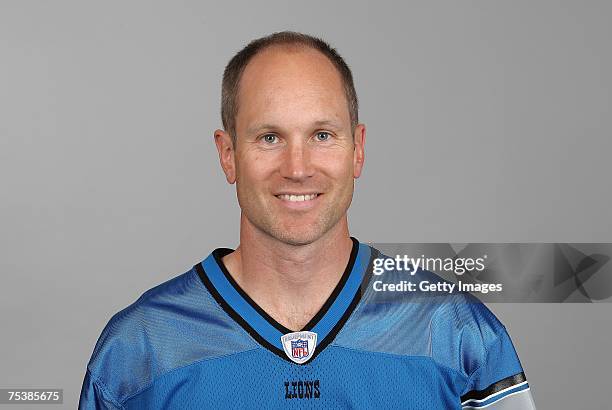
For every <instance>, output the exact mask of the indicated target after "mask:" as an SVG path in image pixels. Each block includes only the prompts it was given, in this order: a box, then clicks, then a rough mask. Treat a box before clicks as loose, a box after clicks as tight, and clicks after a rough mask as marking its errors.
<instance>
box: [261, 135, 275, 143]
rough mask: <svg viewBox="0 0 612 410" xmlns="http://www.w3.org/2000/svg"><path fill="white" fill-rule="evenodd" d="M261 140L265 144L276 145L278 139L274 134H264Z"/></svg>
mask: <svg viewBox="0 0 612 410" xmlns="http://www.w3.org/2000/svg"><path fill="white" fill-rule="evenodd" d="M261 139H262V140H263V141H264V142H265V143H266V144H277V143H278V137H277V136H276V135H274V134H266V135H264V136H263V137H261Z"/></svg>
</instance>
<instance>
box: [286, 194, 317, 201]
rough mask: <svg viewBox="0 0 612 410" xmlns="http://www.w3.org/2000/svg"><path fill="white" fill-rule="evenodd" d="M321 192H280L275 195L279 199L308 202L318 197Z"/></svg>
mask: <svg viewBox="0 0 612 410" xmlns="http://www.w3.org/2000/svg"><path fill="white" fill-rule="evenodd" d="M319 195H321V194H319V193H314V194H279V195H275V196H276V197H277V198H278V199H280V200H283V201H289V202H306V201H312V200H313V199H315V198H317V197H318V196H319Z"/></svg>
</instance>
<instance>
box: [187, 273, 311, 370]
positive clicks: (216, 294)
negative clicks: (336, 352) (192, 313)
mask: <svg viewBox="0 0 612 410" xmlns="http://www.w3.org/2000/svg"><path fill="white" fill-rule="evenodd" d="M194 268H195V270H196V272H197V273H198V276H199V277H200V279H201V280H202V283H204V286H206V289H208V292H210V294H211V295H212V296H213V298H214V299H215V300H216V301H217V303H218V304H219V306H221V308H222V309H223V310H224V311H225V312H226V313H227V314H228V315H229V316H230V317H231V318H232V319H234V321H235V322H236V323H238V324H239V325H240V326H242V328H243V329H244V330H246V331H247V333H248V334H250V335H251V336H252V337H253V339H255V340H256V341H257V342H258V343H259V344H260V345H262V346H263V347H265V348H266V349H268V350H269V351H271V352H272V353H274V354H276V355H278V356H280V357H281V358H283V359H287V360H289V358H288V357H287V356H286V355H285V352H284V351H282V350H279V349H277V348H276V346H274V345H272V344H270V343H268V341H267V340H266V339H264V338H263V337H261V336H260V335H259V333H257V332H256V331H255V329H253V328H252V327H251V325H249V323H248V322H247V321H246V320H244V318H243V317H242V316H240V315H239V314H238V313H237V312H236V311H235V310H234V309H232V307H231V306H230V305H229V304H228V303H227V302H226V301H225V299H223V297H222V296H221V294H220V293H219V292H218V291H217V289H215V287H214V286H213V284H212V282H211V281H210V279H208V276H207V275H206V272H204V268H203V267H202V264H201V263H198V264H197V265H195V266H194ZM315 353H316V351H315ZM292 363H293V362H292Z"/></svg>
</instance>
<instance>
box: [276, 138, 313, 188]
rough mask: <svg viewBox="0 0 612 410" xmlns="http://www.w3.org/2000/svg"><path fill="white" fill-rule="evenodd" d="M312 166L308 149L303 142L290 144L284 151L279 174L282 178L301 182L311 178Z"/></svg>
mask: <svg viewBox="0 0 612 410" xmlns="http://www.w3.org/2000/svg"><path fill="white" fill-rule="evenodd" d="M312 165H313V164H312V162H311V155H310V152H309V151H308V147H307V146H305V144H304V143H303V142H292V143H290V144H288V146H287V148H286V150H285V153H284V156H283V159H282V164H281V167H280V173H281V176H282V177H284V178H287V179H291V180H294V181H303V180H306V179H308V178H309V177H311V176H313V174H314V168H313V166H312Z"/></svg>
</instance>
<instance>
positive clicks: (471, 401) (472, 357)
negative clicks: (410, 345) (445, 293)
mask: <svg viewBox="0 0 612 410" xmlns="http://www.w3.org/2000/svg"><path fill="white" fill-rule="evenodd" d="M431 343H432V346H431V348H432V356H433V358H434V360H435V361H437V362H438V363H441V364H443V365H445V366H446V367H450V368H452V369H454V370H456V371H457V373H458V374H460V375H461V378H462V380H463V382H461V384H460V385H458V386H457V391H456V394H457V395H458V396H459V397H458V398H457V400H459V401H460V403H461V408H462V409H480V408H486V409H487V410H510V409H512V410H533V409H535V405H534V402H533V399H532V397H531V392H530V388H529V384H528V383H527V379H526V377H525V373H524V371H523V367H522V366H521V363H520V361H519V358H518V355H517V353H516V350H515V348H514V345H513V344H512V340H511V339H510V336H509V335H508V332H507V331H506V328H505V327H504V326H503V324H502V323H501V322H500V321H499V320H498V319H497V318H496V317H495V315H494V314H493V313H492V312H491V311H490V310H489V309H488V308H487V307H486V306H485V305H484V304H482V303H481V302H480V301H478V300H477V299H476V298H474V297H473V296H471V295H456V296H455V297H454V298H453V299H451V300H449V301H448V302H447V303H443V304H442V305H441V306H440V308H439V309H437V312H436V314H435V315H434V317H433V318H432V329H431Z"/></svg>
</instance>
